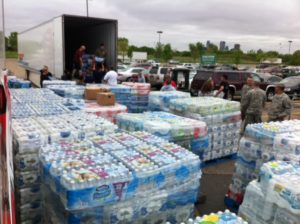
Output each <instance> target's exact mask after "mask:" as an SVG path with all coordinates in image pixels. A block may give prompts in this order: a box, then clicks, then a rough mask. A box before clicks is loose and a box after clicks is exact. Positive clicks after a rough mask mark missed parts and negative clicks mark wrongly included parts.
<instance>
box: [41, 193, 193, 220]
mask: <svg viewBox="0 0 300 224" xmlns="http://www.w3.org/2000/svg"><path fill="white" fill-rule="evenodd" d="M44 192H45V193H46V194H45V210H46V211H45V213H46V216H45V218H46V219H47V220H49V223H51V224H52V223H53V224H56V223H61V224H73V223H80V224H90V223H95V224H96V223H103V224H117V223H133V224H140V223H145V224H153V223H165V222H170V223H181V222H184V221H186V220H188V219H189V218H190V217H192V216H193V210H194V205H193V202H194V200H195V195H196V194H195V192H193V190H185V189H184V188H182V189H181V190H179V191H177V192H176V191H173V192H172V191H169V192H166V191H162V192H160V193H159V194H150V195H143V196H140V197H139V198H137V199H131V200H128V201H125V202H118V203H116V204H113V205H107V206H100V207H94V208H89V209H84V210H65V208H64V206H63V205H62V203H61V202H60V199H59V197H58V196H57V195H56V194H54V193H53V191H51V189H49V188H45V189H44ZM169 200H172V203H170V201H169Z"/></svg>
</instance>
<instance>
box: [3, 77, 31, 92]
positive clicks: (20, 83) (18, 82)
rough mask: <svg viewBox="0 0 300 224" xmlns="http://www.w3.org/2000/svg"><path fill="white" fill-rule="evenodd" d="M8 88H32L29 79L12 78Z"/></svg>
mask: <svg viewBox="0 0 300 224" xmlns="http://www.w3.org/2000/svg"><path fill="white" fill-rule="evenodd" d="M8 88H10V89H20V88H21V89H28V88H31V82H30V81H28V80H23V79H17V78H10V79H9V80H8Z"/></svg>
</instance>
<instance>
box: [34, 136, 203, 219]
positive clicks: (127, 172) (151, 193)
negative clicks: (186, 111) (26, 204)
mask: <svg viewBox="0 0 300 224" xmlns="http://www.w3.org/2000/svg"><path fill="white" fill-rule="evenodd" d="M40 160H41V162H42V164H43V165H42V167H43V168H42V171H43V172H42V179H43V183H44V184H45V185H47V187H49V188H50V189H51V192H52V193H53V194H55V195H56V197H57V198H59V200H55V201H56V203H61V207H62V208H63V210H61V209H58V206H56V204H51V203H46V204H47V205H48V206H50V208H49V209H47V212H49V213H50V214H53V212H54V213H59V214H60V215H58V216H57V217H62V220H63V222H62V221H60V223H72V222H70V220H71V219H72V217H74V216H75V217H77V218H78V219H79V220H78V222H77V223H124V222H135V221H137V220H139V221H141V220H143V221H145V220H148V223H153V222H151V221H150V220H152V219H153V220H160V219H162V220H163V221H169V220H174V219H175V220H178V221H185V220H187V219H188V218H189V217H190V215H191V211H192V207H193V203H194V202H195V201H196V199H197V195H198V189H199V178H200V177H201V171H200V160H199V158H198V157H197V156H196V155H194V154H193V153H191V152H189V151H187V150H186V149H184V148H182V147H180V146H178V145H175V144H172V143H169V142H167V141H165V140H163V139H160V138H158V137H156V136H153V135H151V134H149V133H144V132H133V133H130V134H129V133H122V132H121V133H114V134H108V135H95V136H91V137H88V138H86V139H85V140H82V141H61V142H58V143H54V144H50V145H46V146H44V147H43V148H42V149H41V157H40ZM62 211H64V212H62ZM65 211H67V212H65ZM76 213H79V214H78V215H74V214H76ZM179 214H182V215H181V216H178V215H179ZM183 214H185V215H183ZM50 216H51V215H50ZM86 216H89V218H84V217H86ZM176 216H178V217H177V218H176ZM86 220H93V222H87V221H86ZM136 223H139V222H136Z"/></svg>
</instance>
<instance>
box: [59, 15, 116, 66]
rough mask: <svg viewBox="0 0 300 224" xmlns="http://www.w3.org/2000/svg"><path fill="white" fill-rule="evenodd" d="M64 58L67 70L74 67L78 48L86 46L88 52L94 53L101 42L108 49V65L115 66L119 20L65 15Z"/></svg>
mask: <svg viewBox="0 0 300 224" xmlns="http://www.w3.org/2000/svg"><path fill="white" fill-rule="evenodd" d="M63 23H64V24H63V26H62V27H63V29H64V30H63V35H64V42H63V43H64V45H65V46H64V49H65V51H64V59H65V68H64V69H66V70H69V71H71V70H72V69H73V57H74V54H75V52H76V50H77V49H78V48H79V47H80V46H81V45H85V46H86V53H88V54H94V53H95V51H96V49H97V48H99V46H100V44H101V43H103V44H104V45H105V48H106V51H107V65H108V66H109V67H111V66H112V67H115V66H116V63H117V61H116V60H117V56H116V54H117V53H116V52H117V49H116V46H117V30H118V29H117V21H116V20H108V19H99V18H92V17H81V16H70V15H63Z"/></svg>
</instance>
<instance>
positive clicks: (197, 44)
mask: <svg viewBox="0 0 300 224" xmlns="http://www.w3.org/2000/svg"><path fill="white" fill-rule="evenodd" d="M196 47H197V49H198V51H199V54H200V55H202V54H203V53H204V52H205V46H204V45H203V44H202V43H201V42H197V43H196Z"/></svg>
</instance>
